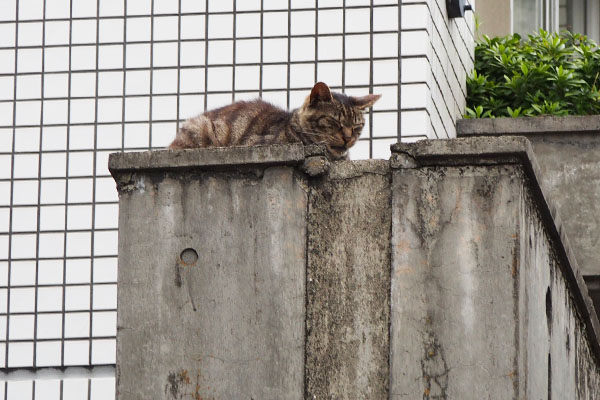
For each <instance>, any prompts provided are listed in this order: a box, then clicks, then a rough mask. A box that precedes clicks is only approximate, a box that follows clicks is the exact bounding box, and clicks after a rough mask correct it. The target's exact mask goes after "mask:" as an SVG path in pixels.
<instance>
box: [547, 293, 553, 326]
mask: <svg viewBox="0 0 600 400" xmlns="http://www.w3.org/2000/svg"><path fill="white" fill-rule="evenodd" d="M546 321H547V322H548V331H549V332H550V333H552V292H551V291H550V288H549V287H548V289H547V290H546Z"/></svg>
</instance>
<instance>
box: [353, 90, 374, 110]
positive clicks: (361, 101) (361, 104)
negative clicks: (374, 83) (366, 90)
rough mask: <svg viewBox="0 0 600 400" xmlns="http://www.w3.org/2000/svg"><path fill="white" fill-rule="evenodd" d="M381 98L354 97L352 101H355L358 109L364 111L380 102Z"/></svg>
mask: <svg viewBox="0 0 600 400" xmlns="http://www.w3.org/2000/svg"><path fill="white" fill-rule="evenodd" d="M380 97H381V95H380V94H368V95H366V96H363V97H353V98H352V99H353V100H354V105H355V106H356V107H358V108H360V109H361V110H364V109H366V108H369V107H371V106H372V105H373V104H375V102H376V101H377V100H379V98H380Z"/></svg>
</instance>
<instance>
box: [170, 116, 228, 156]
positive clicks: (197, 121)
mask: <svg viewBox="0 0 600 400" xmlns="http://www.w3.org/2000/svg"><path fill="white" fill-rule="evenodd" d="M218 144H219V141H218V140H217V135H216V129H215V126H214V124H213V123H212V121H211V120H210V119H209V118H207V117H206V116H204V115H199V116H197V117H194V118H190V119H188V120H187V121H185V122H184V124H183V126H182V127H181V128H180V129H179V131H178V132H177V135H176V136H175V140H173V142H172V143H171V144H170V145H169V149H171V150H180V149H191V148H197V147H209V146H215V145H218Z"/></svg>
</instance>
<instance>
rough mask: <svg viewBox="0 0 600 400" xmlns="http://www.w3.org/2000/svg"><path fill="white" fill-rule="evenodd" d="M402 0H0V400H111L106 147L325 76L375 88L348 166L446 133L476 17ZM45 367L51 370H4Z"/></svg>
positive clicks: (433, 0)
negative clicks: (452, 17) (455, 17)
mask: <svg viewBox="0 0 600 400" xmlns="http://www.w3.org/2000/svg"><path fill="white" fill-rule="evenodd" d="M401 6H402V12H400V7H399V4H398V2H397V1H392V0H288V1H287V2H282V1H279V0H244V1H243V2H242V1H233V0H229V1H227V0H214V1H213V0H207V1H205V2H203V1H195V0H178V1H170V0H145V1H132V0H129V1H128V0H122V1H114V0H3V1H2V2H1V4H0V356H2V357H0V366H1V367H2V368H3V370H4V371H5V375H3V376H4V377H5V378H6V379H5V382H4V384H0V399H1V398H4V399H12V398H19V399H21V398H29V397H30V396H29V394H31V397H32V398H34V399H35V398H42V397H43V398H56V399H63V398H65V399H66V398H84V397H86V396H87V397H88V398H102V399H105V398H110V396H114V393H111V390H113V389H112V387H113V386H114V377H112V376H111V373H110V372H109V373H108V376H107V373H106V368H108V370H109V371H111V368H112V370H114V362H115V335H116V269H117V215H118V198H117V194H116V192H115V189H114V183H113V181H112V178H111V177H110V175H109V172H108V170H107V159H108V154H109V153H111V152H115V151H136V150H148V149H157V148H163V147H164V146H166V145H167V144H168V143H169V142H170V140H171V139H172V138H173V136H174V132H175V131H176V129H177V126H178V123H179V122H180V121H182V120H184V119H185V118H187V117H189V116H192V115H195V114H196V113H198V112H199V111H202V110H205V109H209V108H214V107H218V106H220V105H224V104H227V103H230V102H231V101H235V100H242V99H250V98H255V97H257V96H261V97H263V98H265V99H267V100H269V101H271V102H273V103H275V104H277V105H280V106H282V107H285V108H290V107H292V108H293V107H296V106H298V105H300V104H301V103H302V101H303V99H304V97H305V96H306V95H307V93H308V91H309V90H310V88H311V87H312V84H313V83H314V82H315V81H318V80H320V81H325V82H327V83H328V84H329V85H330V86H331V87H332V88H333V89H334V90H339V91H344V92H346V93H349V94H359V95H360V94H364V93H367V92H373V93H381V94H383V97H382V99H381V100H380V101H379V102H378V103H377V104H376V106H375V107H374V108H373V110H371V111H370V112H369V116H368V124H367V126H366V128H365V131H364V132H363V136H362V139H361V140H360V142H359V143H358V144H357V145H356V146H355V148H354V149H353V150H352V153H351V156H352V158H354V159H359V158H369V157H377V158H380V157H383V158H387V157H388V156H389V145H390V144H391V143H394V142H396V141H397V140H398V139H399V131H400V129H399V127H400V126H402V140H403V141H412V140H417V139H422V138H425V137H452V136H454V135H455V132H454V131H453V125H454V124H453V123H454V121H455V120H456V118H457V117H458V116H460V114H461V113H462V109H463V107H464V91H465V86H464V76H465V74H466V73H467V72H468V71H469V70H470V65H472V50H469V49H470V47H469V46H470V43H472V32H473V30H472V22H465V20H459V21H448V20H447V19H446V18H445V17H444V16H445V2H443V1H441V0H428V1H407V0H405V1H404V2H403V3H402V4H401ZM399 26H401V27H402V29H401V35H400V34H399V29H398V27H399ZM400 36H402V40H399V38H400ZM436 40H437V42H436ZM450 42H452V43H450ZM436 43H437V44H436ZM471 48H472V45H471ZM399 54H403V56H402V57H399V56H398V55H399ZM400 82H402V84H401V85H399V83H400ZM400 92H402V96H400ZM400 97H402V101H401V104H399V102H398V99H399V98H400ZM399 107H401V108H402V112H399ZM81 367H83V368H86V371H87V372H86V373H85V374H84V375H85V376H84V377H80V376H79V375H78V374H79V372H77V371H79V370H78V369H77V368H81ZM49 368H53V369H58V371H61V372H60V373H58V374H55V375H52V378H51V379H50V378H48V379H44V380H39V379H37V378H36V377H35V375H34V376H33V377H31V379H16V378H14V379H13V378H11V376H12V375H11V374H12V373H13V372H14V373H19V372H23V371H29V372H31V373H34V374H35V373H38V372H39V371H41V370H45V369H49ZM73 371H75V372H73ZM97 371H103V372H102V373H97ZM61 374H62V375H61ZM67 378H68V379H67ZM40 393H43V396H42V397H41V395H40ZM74 393H78V394H74ZM82 393H84V395H82ZM107 393H110V394H107ZM82 396H83V397H82ZM107 396H108V397H107Z"/></svg>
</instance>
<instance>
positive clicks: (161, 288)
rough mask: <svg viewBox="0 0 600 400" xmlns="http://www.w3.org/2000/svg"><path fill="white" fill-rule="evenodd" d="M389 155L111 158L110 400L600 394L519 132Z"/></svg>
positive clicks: (569, 276) (576, 289)
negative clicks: (114, 396)
mask: <svg viewBox="0 0 600 400" xmlns="http://www.w3.org/2000/svg"><path fill="white" fill-rule="evenodd" d="M230 150H231V152H233V153H235V149H230ZM244 151H246V150H244ZM261 151H262V150H261ZM393 151H394V153H393V156H392V158H391V160H390V161H389V162H388V161H374V160H371V161H358V162H333V163H330V164H328V168H326V169H324V170H322V169H320V168H316V169H311V168H307V167H306V165H307V164H308V165H312V166H315V165H317V166H318V165H319V164H320V163H319V162H318V160H319V157H322V154H321V153H318V152H317V153H314V152H312V150H310V149H309V150H307V151H304V152H302V153H300V152H299V153H298V154H303V156H302V157H300V156H298V159H297V160H296V161H294V162H293V163H291V164H286V163H287V162H288V161H285V160H289V156H288V155H282V158H281V159H277V158H274V159H271V160H270V161H268V162H267V161H264V160H263V161H261V162H260V163H250V164H227V165H226V166H215V165H207V163H206V161H205V159H204V150H196V151H195V152H194V151H192V152H190V153H189V154H190V156H189V157H190V158H189V162H186V164H185V165H182V166H178V167H175V168H171V167H168V166H165V165H169V162H168V158H169V157H173V158H177V157H179V156H178V155H177V152H165V153H164V154H165V155H164V156H162V157H165V158H164V159H163V160H162V161H160V162H157V164H159V165H160V167H157V166H156V165H155V164H152V163H150V164H145V166H143V167H140V168H137V167H136V166H135V165H134V163H133V162H132V160H133V159H134V158H135V157H136V155H122V156H118V157H122V158H123V159H122V160H121V161H120V162H122V164H111V168H112V169H111V172H112V173H113V175H114V176H115V179H116V180H117V182H118V185H119V188H120V204H121V209H120V213H121V214H120V218H121V219H120V230H119V238H120V243H119V311H118V313H119V316H118V321H119V322H118V324H119V329H118V337H117V393H118V396H119V399H121V400H122V399H146V398H153V399H154V398H159V399H174V398H175V399H178V398H185V396H188V397H190V396H196V395H197V396H200V398H226V399H229V398H232V399H237V398H242V399H243V398H248V399H249V398H254V399H280V398H281V399H294V398H305V399H328V398H332V399H385V398H395V399H426V400H432V399H451V398H458V399H466V400H469V399H477V400H479V399H482V398H485V399H507V398H508V399H519V400H521V399H524V398H528V399H537V398H550V396H551V397H552V398H554V399H563V398H564V399H596V398H600V371H599V368H598V366H599V365H600V364H599V360H600V346H599V344H598V332H599V331H600V328H599V325H598V320H597V318H596V316H595V313H594V311H593V306H592V305H591V301H590V299H589V298H588V296H587V293H586V291H585V284H584V282H583V278H582V276H581V274H580V272H579V270H578V267H577V262H576V261H575V258H574V256H573V254H572V253H571V251H570V247H569V243H568V240H567V238H566V235H565V233H564V230H563V229H562V225H561V222H560V219H559V218H558V213H557V211H556V208H555V207H553V206H552V201H551V199H548V198H547V195H546V194H547V191H546V189H545V188H544V187H543V185H540V184H539V183H540V176H541V173H540V168H539V166H538V165H537V162H536V160H535V157H534V156H533V151H532V148H531V145H530V143H529V141H527V139H525V138H522V137H504V138H473V139H458V140H451V141H423V142H419V143H417V144H412V145H398V146H394V148H393ZM230 155H231V157H233V158H234V159H235V157H237V156H235V154H230ZM128 157H132V159H131V160H128ZM186 157H188V156H186ZM208 157H210V156H208ZM244 157H246V156H244ZM244 157H239V159H244ZM248 157H250V158H252V157H255V156H248ZM248 157H246V158H248ZM309 159H310V160H309ZM194 160H195V161H194ZM228 160H231V158H230V157H228ZM227 162H230V161H227ZM325 164H327V163H323V165H325ZM310 171H317V172H318V173H316V174H312V173H310ZM190 248H192V249H194V250H195V251H196V252H197V256H198V259H197V260H195V256H194V254H193V251H191V250H188V251H185V252H184V251H183V250H185V249H190Z"/></svg>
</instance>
